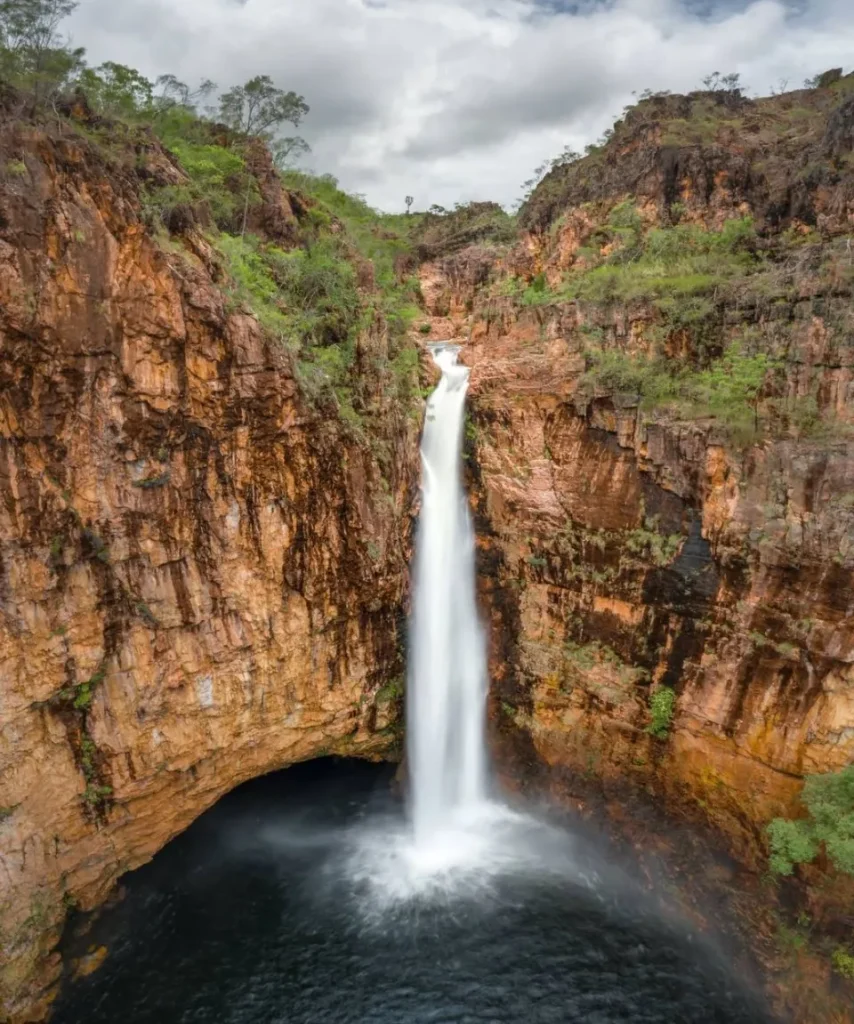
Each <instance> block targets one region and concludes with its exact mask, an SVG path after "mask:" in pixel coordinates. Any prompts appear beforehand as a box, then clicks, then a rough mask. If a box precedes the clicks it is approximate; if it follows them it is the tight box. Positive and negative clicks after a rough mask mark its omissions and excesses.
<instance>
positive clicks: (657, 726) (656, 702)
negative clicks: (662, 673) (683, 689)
mask: <svg viewBox="0 0 854 1024" xmlns="http://www.w3.org/2000/svg"><path fill="white" fill-rule="evenodd" d="M675 706H676V694H675V693H674V692H673V690H671V689H670V687H669V686H662V687H660V688H659V689H657V690H656V691H655V693H653V695H652V696H651V697H650V699H649V713H650V719H651V720H650V723H649V725H648V726H647V727H646V731H647V732H648V733H650V734H651V735H652V736H655V738H656V739H659V740H666V739H667V735H668V733H669V732H670V725H671V722H672V721H673V711H674V708H675Z"/></svg>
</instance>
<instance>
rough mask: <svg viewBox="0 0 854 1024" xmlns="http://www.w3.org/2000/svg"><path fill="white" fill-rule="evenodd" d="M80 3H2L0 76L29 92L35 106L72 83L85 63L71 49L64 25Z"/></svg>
mask: <svg viewBox="0 0 854 1024" xmlns="http://www.w3.org/2000/svg"><path fill="white" fill-rule="evenodd" d="M76 7H77V2H76V0H0V76H2V77H3V78H5V79H7V80H8V81H10V82H12V84H13V85H16V86H18V88H20V89H23V90H25V91H26V92H28V93H29V94H30V95H31V96H32V98H33V103H34V105H38V104H39V103H42V102H44V101H45V100H48V99H50V98H51V97H52V96H53V95H55V94H56V93H57V92H58V91H59V90H60V89H62V88H63V87H64V86H65V85H67V84H68V82H69V80H70V79H71V78H72V76H73V75H74V74H75V72H77V71H78V70H79V69H80V67H81V66H82V63H83V53H84V51H83V50H72V49H69V48H68V46H67V43H66V40H65V39H63V37H62V36H60V34H59V24H60V22H61V21H62V20H63V19H64V18H66V17H68V15H69V14H71V12H72V11H73V10H74V9H75V8H76Z"/></svg>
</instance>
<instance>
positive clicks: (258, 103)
mask: <svg viewBox="0 0 854 1024" xmlns="http://www.w3.org/2000/svg"><path fill="white" fill-rule="evenodd" d="M308 111H309V107H308V104H307V103H306V102H305V99H304V98H303V97H302V96H299V95H298V94H297V93H295V92H285V91H284V89H277V88H276V87H275V85H273V81H272V79H271V78H270V77H269V75H258V76H257V77H256V78H252V79H250V80H249V81H248V82H247V83H246V84H245V85H237V86H235V87H234V88H233V89H229V91H228V92H226V93H223V94H222V96H220V98H219V116H220V118H221V120H222V121H223V123H224V124H227V125H228V126H229V128H233V129H234V130H235V131H236V132H240V134H241V135H256V136H261V137H262V138H269V137H270V136H271V135H273V134H275V129H276V128H279V127H280V126H281V125H283V124H285V123H286V122H289V123H290V124H292V125H293V126H294V127H295V128H296V127H297V126H298V125H299V123H300V121H302V119H303V117H305V115H306V114H307V113H308Z"/></svg>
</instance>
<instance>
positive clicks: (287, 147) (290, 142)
mask: <svg viewBox="0 0 854 1024" xmlns="http://www.w3.org/2000/svg"><path fill="white" fill-rule="evenodd" d="M271 150H272V153H273V163H274V164H275V165H276V167H278V169H279V170H280V171H286V170H287V169H288V168H289V167H293V166H294V165H295V164H296V163H298V162H299V159H300V157H302V156H305V155H306V153H310V152H311V146H309V144H308V143H307V142H306V141H305V139H303V138H300V136H299V135H292V136H289V137H288V138H285V139H276V140H275V141H274V142H273V144H272V146H271Z"/></svg>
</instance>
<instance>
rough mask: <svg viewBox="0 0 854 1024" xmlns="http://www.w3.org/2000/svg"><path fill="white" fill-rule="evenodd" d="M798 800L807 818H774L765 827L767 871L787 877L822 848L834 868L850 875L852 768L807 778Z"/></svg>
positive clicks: (853, 854) (853, 856) (853, 868)
mask: <svg viewBox="0 0 854 1024" xmlns="http://www.w3.org/2000/svg"><path fill="white" fill-rule="evenodd" d="M801 800H802V802H803V803H804V805H805V806H806V808H807V811H808V817H806V818H801V819H798V820H796V821H792V820H790V819H787V818H777V819H775V820H774V821H772V822H771V824H770V825H769V826H768V838H769V839H770V842H771V858H770V866H771V870H772V871H773V872H774V874H778V875H791V874H792V872H793V871H794V868H795V865H796V864H808V863H809V862H810V861H813V860H814V859H815V858H816V857H817V856H818V853H819V851H820V850H821V849H822V847H824V850H825V852H826V854H827V856H828V859H829V860H830V862H831V863H832V864H833V865H834V867H836V868H837V869H838V870H839V871H844V872H846V873H847V874H854V766H849V767H848V768H843V769H841V770H840V771H838V772H832V773H829V774H825V775H810V776H808V777H807V779H806V781H805V782H804V789H803V793H802V794H801Z"/></svg>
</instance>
